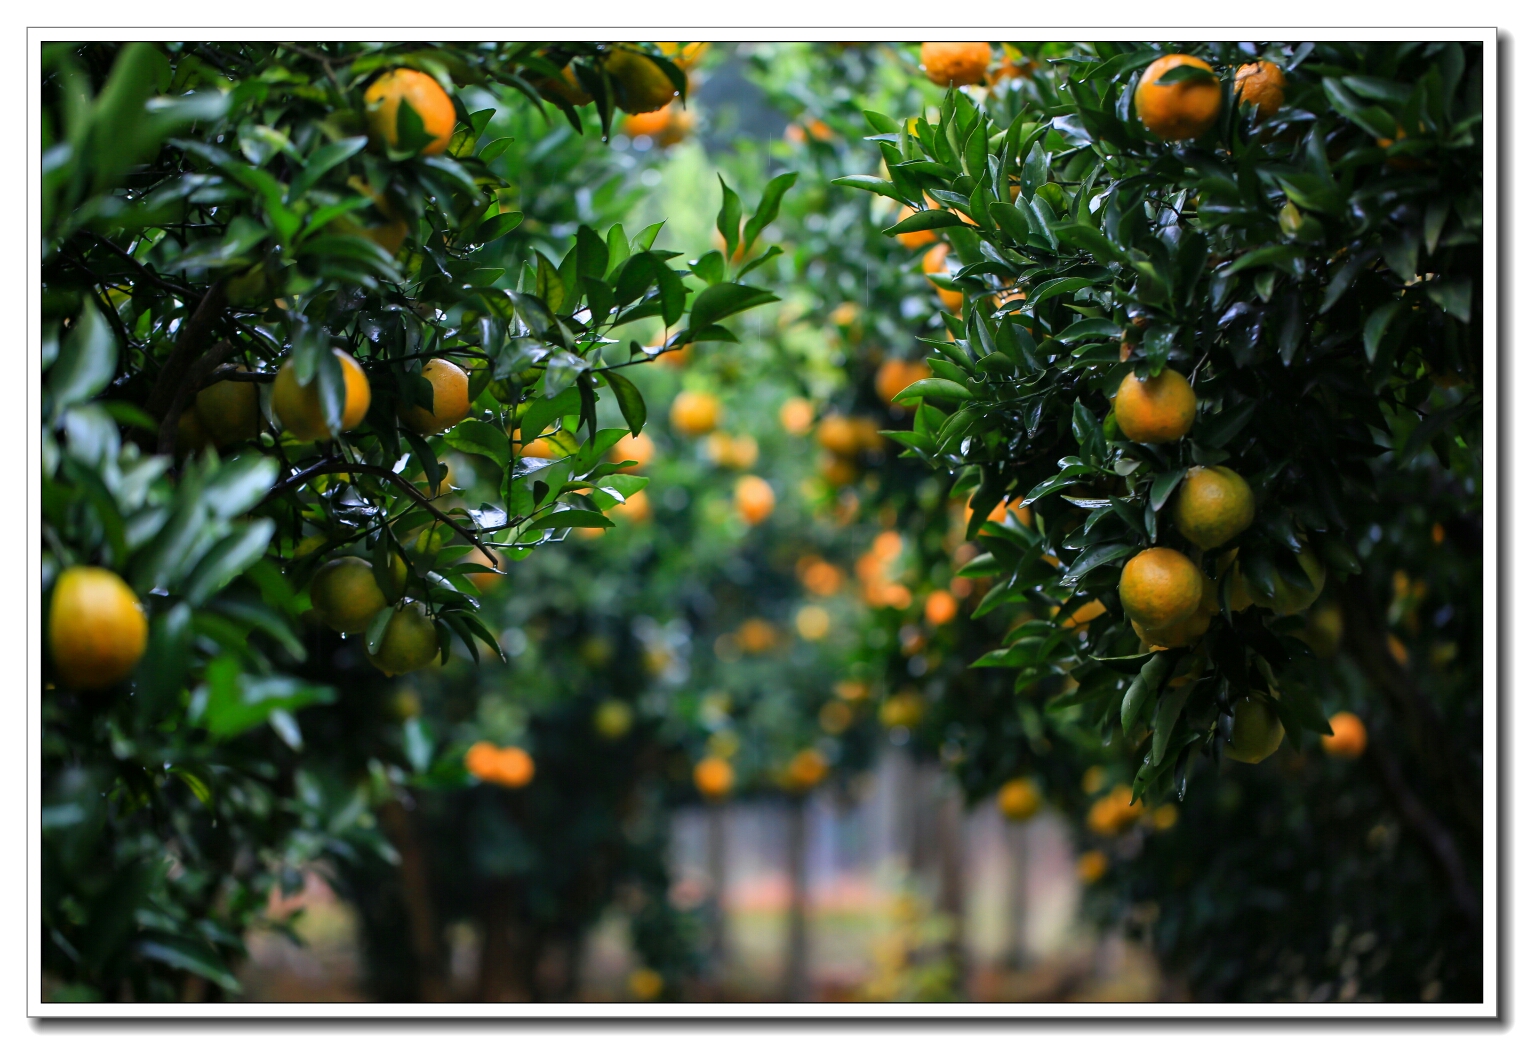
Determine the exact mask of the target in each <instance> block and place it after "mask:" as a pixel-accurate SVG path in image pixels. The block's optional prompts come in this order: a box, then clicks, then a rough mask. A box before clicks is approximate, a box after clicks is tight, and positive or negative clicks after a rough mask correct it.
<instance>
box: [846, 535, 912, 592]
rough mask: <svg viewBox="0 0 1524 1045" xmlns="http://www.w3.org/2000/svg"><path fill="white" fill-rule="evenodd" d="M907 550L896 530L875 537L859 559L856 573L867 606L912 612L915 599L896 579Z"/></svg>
mask: <svg viewBox="0 0 1524 1045" xmlns="http://www.w3.org/2000/svg"><path fill="white" fill-rule="evenodd" d="M904 547H905V541H904V538H902V537H901V536H900V535H899V534H898V533H895V532H894V531H893V530H885V531H883V532H882V533H880V534H879V535H878V536H877V537H874V538H873V543H872V544H871V545H869V546H868V550H867V551H865V552H863V554H862V555H860V556H859V557H858V559H857V564H856V567H855V572H856V574H857V580H858V583H859V584H860V585H861V589H862V598H863V602H865V603H867V604H868V605H869V606H872V607H874V608H875V609H877V608H879V607H883V606H889V607H893V608H894V609H897V610H904V609H909V608H910V604H911V602H912V601H913V600H914V596H912V595H911V593H910V589H909V588H907V587H905V585H903V584H901V583H899V581H897V580H895V579H894V575H895V573H894V571H895V566H896V563H897V562H898V560H899V557H900V553H901V552H902V551H903V550H904Z"/></svg>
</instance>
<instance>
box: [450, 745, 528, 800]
mask: <svg viewBox="0 0 1524 1045" xmlns="http://www.w3.org/2000/svg"><path fill="white" fill-rule="evenodd" d="M465 762H466V771H467V772H468V773H470V774H471V775H472V776H474V777H476V779H478V780H483V781H486V782H487V783H489V784H497V785H498V786H500V787H506V788H510V789H516V788H521V787H524V786H526V785H528V783H529V782H530V781H531V780H533V779H534V759H533V758H532V757H531V756H530V754H529V752H527V751H525V750H524V749H523V748H521V747H498V746H497V745H496V744H491V743H488V742H487V741H485V740H478V741H477V742H476V743H474V744H472V745H471V747H470V748H469V749H467V751H466V759H465Z"/></svg>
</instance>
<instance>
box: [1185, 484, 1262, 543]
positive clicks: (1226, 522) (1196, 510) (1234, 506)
mask: <svg viewBox="0 0 1524 1045" xmlns="http://www.w3.org/2000/svg"><path fill="white" fill-rule="evenodd" d="M1253 521H1254V491H1252V490H1250V489H1249V484H1248V483H1246V482H1244V478H1243V476H1241V475H1239V474H1238V473H1237V472H1235V471H1233V469H1231V468H1224V467H1222V466H1221V465H1213V466H1211V467H1208V468H1201V467H1197V468H1192V469H1191V470H1190V471H1189V472H1187V473H1186V475H1185V478H1184V479H1183V480H1181V482H1180V489H1179V490H1178V491H1176V493H1175V525H1176V526H1178V527H1179V528H1180V533H1181V535H1182V536H1184V537H1185V539H1186V540H1188V541H1190V542H1191V543H1192V544H1194V545H1195V546H1196V547H1198V548H1200V549H1202V550H1203V551H1208V550H1210V549H1212V548H1217V547H1221V546H1222V545H1224V544H1227V543H1228V542H1229V541H1231V540H1232V539H1233V538H1234V537H1237V536H1238V535H1239V534H1241V533H1243V532H1244V531H1245V530H1247V529H1248V528H1249V524H1250V523H1252V522H1253Z"/></svg>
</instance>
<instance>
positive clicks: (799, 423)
mask: <svg viewBox="0 0 1524 1045" xmlns="http://www.w3.org/2000/svg"><path fill="white" fill-rule="evenodd" d="M778 423H779V424H780V425H782V426H783V430H784V431H785V432H787V433H788V434H789V435H803V434H804V433H805V432H808V431H809V430H810V425H812V424H814V423H815V407H814V406H812V405H811V404H810V401H809V400H808V399H805V398H804V397H803V396H794V397H793V398H792V399H787V400H785V401H784V403H783V405H782V406H780V407H779V408H778Z"/></svg>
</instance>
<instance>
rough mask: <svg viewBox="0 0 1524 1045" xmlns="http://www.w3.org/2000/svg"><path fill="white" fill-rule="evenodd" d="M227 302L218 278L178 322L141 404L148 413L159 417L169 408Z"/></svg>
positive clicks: (224, 287) (224, 289)
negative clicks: (171, 345) (176, 332)
mask: <svg viewBox="0 0 1524 1045" xmlns="http://www.w3.org/2000/svg"><path fill="white" fill-rule="evenodd" d="M227 303H228V295H227V287H226V286H225V285H224V284H223V282H222V281H221V280H218V281H217V282H216V283H213V284H212V285H211V286H210V287H208V288H207V291H206V293H205V294H202V295H201V300H200V301H199V302H197V303H196V307H195V309H194V310H193V311H192V312H191V314H190V315H189V316H187V317H186V319H185V322H184V323H183V324H182V325H181V327H180V332H179V336H178V337H177V338H176V339H175V347H174V349H173V350H172V351H171V352H170V353H169V358H168V359H166V360H165V361H164V366H163V367H162V368H161V369H160V370H159V378H158V380H157V381H155V382H154V386H153V391H151V392H150V393H149V394H148V402H147V403H145V404H144V407H145V409H147V411H148V412H149V413H150V414H152V415H153V416H155V417H162V416H163V415H164V412H165V411H166V410H168V409H169V404H170V402H171V401H172V400H173V399H174V398H175V393H176V392H177V391H178V390H179V389H180V386H181V384H182V383H183V381H184V377H185V371H186V369H187V368H188V367H189V366H190V364H191V361H192V360H194V359H195V358H196V357H197V356H199V355H201V352H202V349H203V348H204V347H205V345H206V340H207V338H209V337H210V336H211V333H212V328H213V327H214V326H216V323H217V320H218V319H220V318H221V317H222V310H223V309H224V308H225V307H226V306H227Z"/></svg>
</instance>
